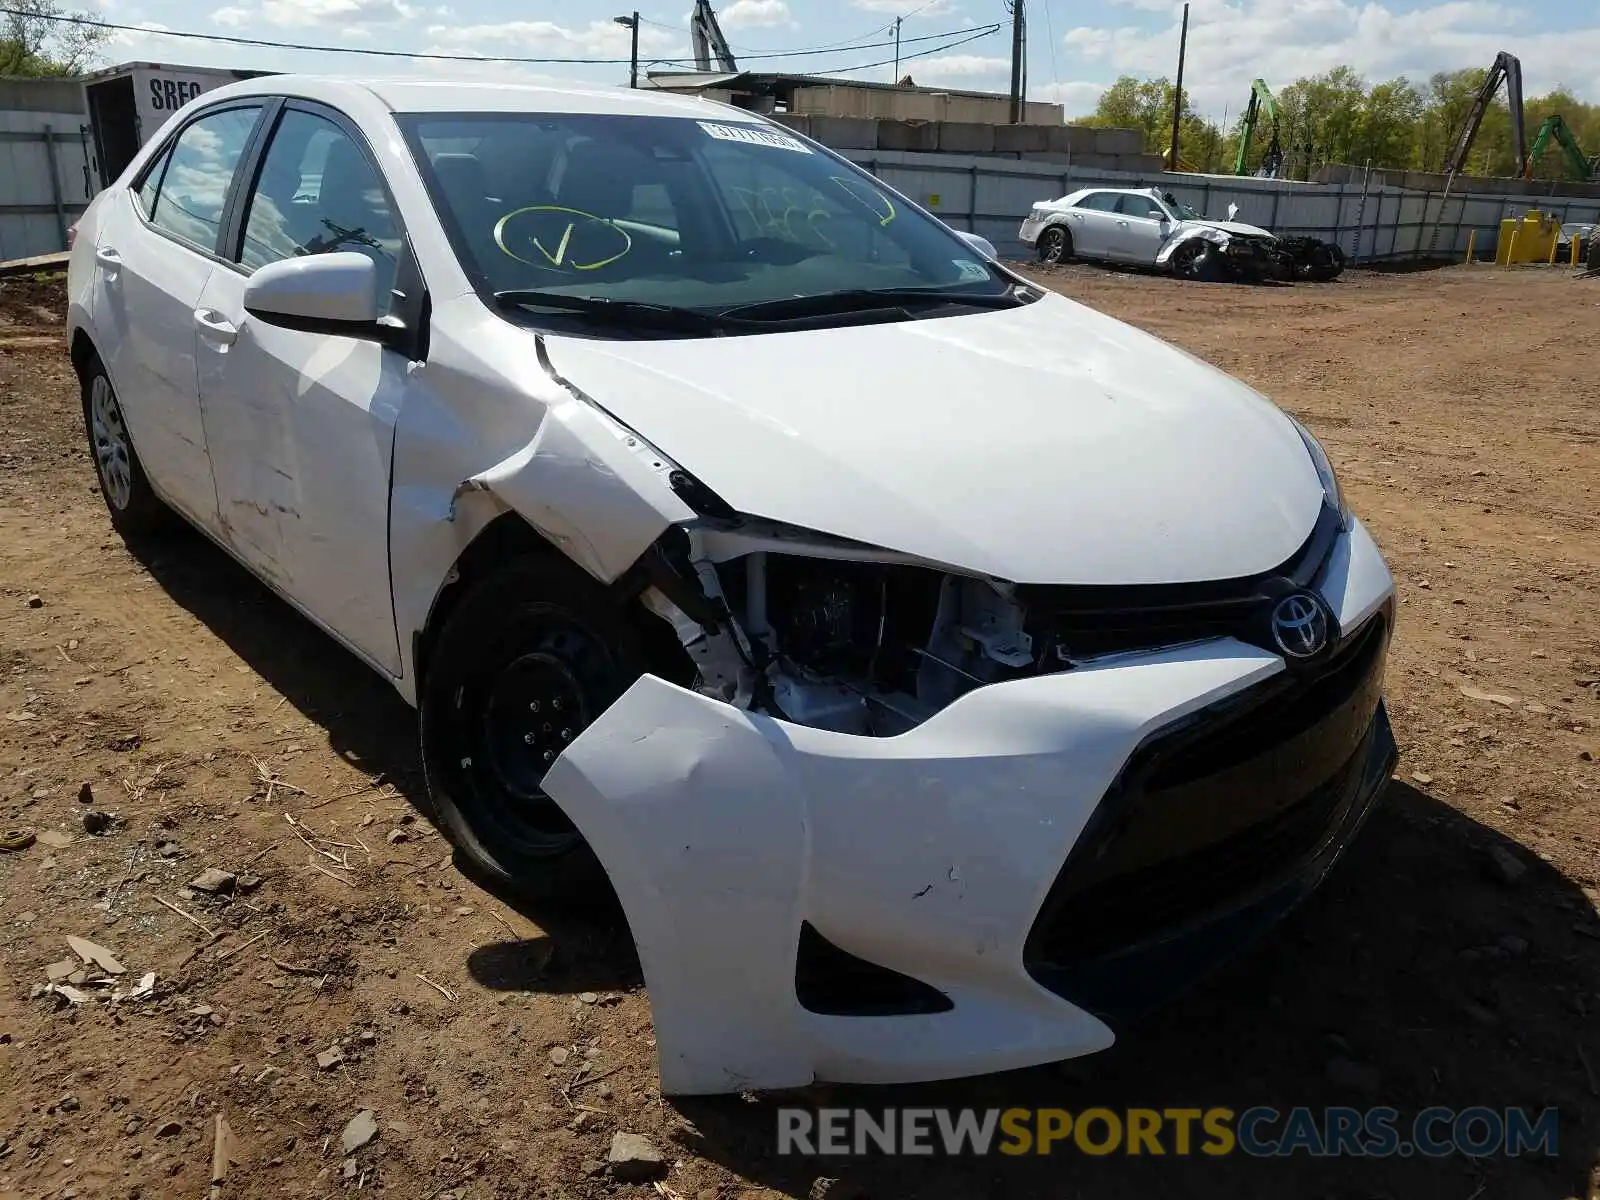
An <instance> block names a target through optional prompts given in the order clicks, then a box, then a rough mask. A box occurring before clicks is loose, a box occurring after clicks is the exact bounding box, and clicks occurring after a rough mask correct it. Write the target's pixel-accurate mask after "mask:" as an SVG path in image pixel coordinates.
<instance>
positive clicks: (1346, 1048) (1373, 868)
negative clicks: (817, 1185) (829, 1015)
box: [678, 783, 1600, 1200]
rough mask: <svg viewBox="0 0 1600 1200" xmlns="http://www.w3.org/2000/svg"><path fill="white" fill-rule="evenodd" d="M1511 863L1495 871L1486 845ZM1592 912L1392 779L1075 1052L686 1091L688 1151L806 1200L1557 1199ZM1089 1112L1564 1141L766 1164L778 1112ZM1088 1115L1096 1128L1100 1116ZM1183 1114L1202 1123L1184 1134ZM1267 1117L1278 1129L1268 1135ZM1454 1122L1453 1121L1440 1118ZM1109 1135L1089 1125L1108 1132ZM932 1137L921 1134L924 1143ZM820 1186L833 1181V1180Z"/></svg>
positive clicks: (1588, 1147) (1592, 974) (1588, 1135)
mask: <svg viewBox="0 0 1600 1200" xmlns="http://www.w3.org/2000/svg"><path fill="white" fill-rule="evenodd" d="M1497 850H1498V851H1499V852H1502V853H1507V854H1511V855H1514V856H1515V857H1516V860H1517V862H1519V863H1520V864H1522V865H1524V866H1525V868H1526V873H1525V874H1524V875H1523V876H1522V877H1521V878H1519V879H1518V880H1517V881H1516V882H1515V883H1514V884H1513V883H1507V882H1505V878H1504V876H1503V875H1501V874H1500V873H1499V870H1500V869H1499V868H1498V867H1497V866H1496V864H1495V861H1494V852H1495V851H1497ZM1597 937H1600V924H1597V923H1596V922H1595V920H1594V917H1593V906H1592V905H1591V904H1589V903H1588V901H1587V899H1586V897H1585V896H1584V894H1583V893H1582V891H1581V890H1580V889H1579V888H1577V887H1576V886H1574V885H1573V884H1572V883H1571V882H1570V881H1568V880H1567V879H1565V878H1564V877H1563V876H1562V875H1560V874H1559V873H1558V872H1556V871H1555V870H1553V869H1552V868H1550V867H1549V866H1547V865H1546V864H1544V863H1543V862H1541V861H1540V860H1539V859H1538V858H1536V857H1534V856H1533V855H1532V854H1531V853H1529V852H1528V851H1526V850H1525V849H1523V848H1522V847H1520V846H1517V845H1516V844H1515V843H1512V842H1508V841H1506V840H1505V839H1502V838H1501V837H1500V836H1499V835H1498V834H1496V833H1495V832H1494V831H1493V830H1491V829H1489V828H1487V827H1486V826H1484V825H1482V824H1479V823H1478V822H1476V821H1473V820H1471V819H1470V818H1468V817H1466V816H1463V815H1462V814H1461V813H1459V812H1458V811H1456V810H1455V809H1454V808H1451V807H1450V806H1449V805H1447V804H1444V803H1442V802H1440V801H1438V800H1435V799H1433V798H1431V797H1429V796H1427V795H1426V794H1424V793H1422V792H1420V791H1417V790H1416V789H1414V788H1412V787H1410V786H1409V785H1406V784H1402V783H1393V784H1391V785H1390V787H1389V789H1388V791H1387V793H1386V795H1385V796H1384V797H1383V798H1382V799H1381V800H1380V802H1379V804H1378V806H1377V808H1376V809H1375V810H1374V812H1373V815H1372V817H1371V818H1370V819H1369V821H1368V823H1367V825H1366V827H1365V828H1364V829H1363V830H1362V832H1361V834H1360V836H1359V837H1358V839H1357V841H1356V842H1355V844H1354V845H1353V846H1352V847H1351V849H1350V852H1349V853H1348V855H1347V856H1346V858H1345V860H1344V861H1343V862H1341V863H1340V864H1338V866H1337V867H1336V869H1335V871H1334V872H1333V874H1332V875H1331V876H1330V877H1329V879H1328V880H1327V881H1326V883H1325V884H1324V886H1323V888H1322V890H1321V891H1320V892H1318V893H1317V894H1315V895H1314V896H1313V897H1312V898H1311V899H1310V900H1309V901H1308V902H1307V904H1306V905H1305V906H1304V907H1303V908H1302V909H1301V910H1300V911H1299V912H1297V913H1295V914H1293V915H1292V916H1291V917H1290V918H1289V919H1288V920H1287V921H1285V923H1284V924H1283V925H1282V926H1280V927H1279V928H1278V929H1277V930H1275V931H1274V932H1273V933H1272V934H1270V935H1268V937H1267V938H1265V939H1264V940H1263V941H1262V942H1261V943H1259V944H1257V945H1256V946H1255V947H1254V948H1253V949H1252V950H1250V951H1247V952H1246V953H1245V954H1244V955H1243V956H1241V957H1240V958H1238V959H1236V960H1234V961H1232V962H1231V963H1228V964H1225V965H1224V966H1223V967H1222V968H1221V969H1220V970H1219V971H1218V972H1217V973H1216V974H1215V975H1213V976H1212V977H1211V978H1210V979H1209V980H1208V981H1207V982H1205V983H1203V984H1202V985H1200V986H1199V987H1198V988H1196V989H1195V990H1193V991H1191V992H1189V993H1188V994H1187V995H1186V996H1183V997H1180V998H1178V999H1177V1000H1175V1001H1173V1002H1172V1003H1171V1004H1169V1005H1168V1006H1167V1007H1165V1008H1164V1009H1162V1010H1161V1011H1160V1012H1159V1013H1157V1014H1156V1015H1154V1016H1153V1017H1151V1018H1149V1019H1147V1020H1146V1021H1144V1022H1143V1023H1141V1024H1139V1025H1137V1026H1135V1027H1133V1028H1131V1029H1128V1030H1125V1031H1123V1035H1122V1039H1121V1041H1120V1042H1119V1044H1118V1045H1117V1046H1115V1047H1113V1048H1112V1049H1111V1050H1109V1051H1107V1052H1105V1053H1104V1054H1100V1055H1097V1056H1094V1057H1091V1058H1086V1059H1080V1060H1076V1061H1074V1062H1070V1063H1064V1064H1059V1065H1057V1066H1054V1067H1044V1068H1038V1069H1034V1070H1027V1071H1016V1072H1011V1073H1008V1074H1005V1075H993V1076H988V1077H985V1078H981V1079H973V1080H964V1081H954V1082H951V1083H945V1084H930V1085H921V1086H915V1087H893V1088H865V1087H827V1088H814V1089H809V1090H808V1093H806V1094H803V1095H801V1096H797V1097H790V1098H777V1097H774V1098H767V1099H764V1100H763V1101H762V1102H761V1103H758V1104H750V1103H746V1102H741V1101H737V1100H731V1099H727V1100H725V1099H721V1098H717V1099H697V1100H684V1101H681V1102H680V1103H679V1105H678V1107H679V1108H680V1110H681V1111H682V1112H683V1113H684V1115H686V1116H688V1117H689V1118H690V1119H691V1120H692V1121H693V1122H694V1124H695V1126H696V1127H697V1128H698V1130H699V1131H700V1134H701V1139H700V1142H699V1143H698V1144H697V1145H696V1147H695V1148H696V1150H697V1151H698V1152H700V1153H701V1154H703V1155H705V1156H707V1157H710V1158H713V1159H718V1160H720V1161H722V1162H724V1163H725V1164H726V1165H727V1166H728V1167H729V1168H731V1169H732V1170H734V1171H737V1172H738V1173H739V1174H741V1175H743V1176H745V1177H746V1178H749V1179H751V1180H752V1181H754V1182H757V1183H760V1184H763V1185H765V1186H768V1187H772V1188H777V1189H781V1190H785V1191H789V1192H792V1193H795V1194H798V1195H806V1194H807V1192H808V1189H809V1188H811V1187H812V1185H813V1183H814V1181H815V1180H816V1179H817V1178H818V1177H837V1178H839V1179H841V1180H843V1181H845V1184H848V1186H849V1188H850V1189H852V1190H850V1191H846V1192H844V1193H843V1194H855V1190H856V1189H858V1190H859V1191H860V1192H861V1193H864V1194H865V1195H870V1196H874V1197H876V1196H919V1197H920V1196H936V1197H940V1198H941V1200H942V1198H950V1200H954V1198H956V1197H968V1196H971V1197H983V1196H994V1195H1006V1196H1019V1197H1030V1196H1037V1197H1041V1198H1043V1197H1049V1198H1050V1200H1060V1198H1061V1197H1062V1196H1071V1197H1075V1198H1085V1200H1122V1198H1129V1200H1131V1198H1133V1197H1141V1198H1142V1197H1149V1196H1153V1195H1161V1194H1166V1195H1183V1196H1187V1197H1211V1196H1215V1197H1218V1198H1219V1200H1221V1198H1223V1197H1230V1198H1231V1197H1256V1196H1259V1197H1263V1198H1266V1197H1281V1196H1295V1197H1337V1198H1339V1200H1345V1198H1350V1200H1355V1198H1358V1197H1374V1198H1376V1197H1393V1198H1395V1200H1399V1198H1401V1197H1412V1196H1430V1197H1432V1196H1439V1197H1452V1198H1456V1200H1469V1198H1471V1197H1474V1196H1478V1197H1483V1198H1484V1200H1488V1198H1490V1197H1492V1198H1494V1200H1502V1198H1504V1197H1514V1198H1516V1200H1524V1198H1525V1200H1564V1198H1566V1197H1572V1196H1583V1195H1590V1194H1592V1193H1590V1191H1589V1188H1590V1186H1591V1184H1590V1173H1591V1168H1592V1165H1593V1163H1594V1159H1595V1153H1596V1147H1597V1145H1600V1102H1597V1101H1596V1098H1595V1097H1596V1095H1600V1092H1597V1091H1596V1088H1595V1081H1594V1080H1593V1079H1592V1078H1591V1077H1590V1073H1589V1068H1588V1067H1587V1066H1586V1065H1585V1058H1586V1059H1587V1062H1588V1063H1589V1064H1596V1063H1600V1039H1595V1040H1594V1041H1593V1042H1592V1048H1591V1049H1589V1050H1588V1051H1587V1052H1586V1054H1585V1056H1583V1057H1580V1054H1579V1050H1580V1047H1581V1045H1582V1040H1581V1039H1582V1038H1583V1037H1584V1036H1585V1034H1586V1032H1587V1031H1588V1030H1589V1028H1590V1026H1591V1023H1592V1022H1591V1019H1590V1018H1588V1017H1587V1016H1586V1014H1587V1013H1590V1012H1592V1011H1593V1010H1594V1009H1595V1008H1596V1007H1597V1006H1600V942H1596V941H1595V940H1594V939H1595V938H1597ZM784 1103H797V1104H800V1105H802V1106H804V1107H806V1108H808V1109H810V1110H812V1111H814V1110H815V1109H816V1108H817V1107H819V1106H827V1107H830V1108H831V1107H846V1108H848V1107H864V1108H868V1109H870V1110H873V1111H874V1112H876V1111H878V1110H881V1109H884V1108H906V1107H917V1108H938V1107H944V1106H951V1107H956V1108H962V1107H975V1108H979V1109H987V1108H998V1109H1008V1108H1013V1107H1025V1108H1046V1107H1048V1108H1063V1109H1067V1110H1069V1111H1071V1112H1074V1113H1077V1112H1081V1111H1083V1110H1084V1109H1087V1108H1091V1107H1101V1108H1108V1109H1111V1110H1112V1111H1113V1112H1121V1111H1125V1110H1127V1109H1129V1108H1152V1109H1157V1110H1165V1109H1171V1108H1194V1109H1211V1108H1215V1107H1224V1108H1229V1109H1232V1110H1234V1112H1235V1113H1242V1112H1243V1111H1245V1110H1246V1109H1249V1108H1252V1107H1256V1106H1270V1107H1273V1108H1276V1109H1278V1110H1279V1111H1280V1112H1284V1113H1286V1112H1287V1111H1288V1110H1289V1109H1292V1108H1294V1107H1296V1106H1300V1105H1304V1106H1307V1107H1310V1108H1313V1109H1316V1110H1318V1111H1319V1112H1320V1110H1322V1109H1324V1108H1326V1107H1330V1106H1350V1107H1354V1108H1357V1109H1361V1110H1366V1109H1369V1108H1371V1107H1374V1106H1379V1105H1384V1106H1389V1107H1393V1108H1395V1109H1398V1110H1399V1113H1400V1119H1399V1122H1398V1128H1399V1130H1400V1132H1401V1133H1402V1134H1403V1135H1405V1134H1408V1133H1409V1130H1410V1124H1409V1123H1410V1121H1411V1120H1412V1119H1413V1118H1414V1117H1415V1116H1416V1114H1417V1113H1419V1112H1420V1111H1421V1110H1423V1109H1426V1108H1428V1107H1430V1106H1434V1105H1444V1106H1448V1107H1451V1108H1455V1109H1466V1108H1469V1107H1472V1106H1475V1105H1485V1106H1488V1107H1491V1108H1494V1109H1498V1110H1501V1111H1502V1112H1503V1110H1504V1109H1506V1108H1508V1107H1512V1106H1523V1107H1525V1108H1527V1109H1529V1110H1531V1114H1532V1115H1533V1116H1534V1117H1537V1115H1538V1113H1539V1112H1541V1111H1542V1110H1544V1109H1545V1108H1548V1107H1554V1108H1557V1109H1559V1110H1560V1117H1559V1141H1558V1147H1557V1148H1558V1151H1559V1157H1557V1158H1549V1157H1546V1156H1543V1155H1527V1156H1523V1157H1520V1158H1508V1157H1505V1156H1499V1157H1485V1158H1480V1159H1476V1160H1475V1159H1472V1158H1469V1157H1466V1156H1464V1155H1451V1156H1450V1157H1444V1158H1437V1159H1433V1158H1427V1157H1422V1156H1420V1155H1416V1154H1413V1155H1411V1156H1399V1155H1396V1156H1394V1157H1390V1158H1382V1159H1379V1158H1322V1159H1313V1158H1311V1157H1309V1156H1308V1155H1307V1154H1305V1153H1298V1154H1294V1155H1291V1156H1288V1157H1283V1158H1275V1159H1262V1158H1256V1157H1250V1156H1248V1155H1246V1154H1244V1153H1243V1152H1242V1151H1239V1150H1235V1151H1234V1152H1233V1153H1231V1154H1229V1155H1225V1156H1219V1157H1212V1156H1209V1155H1206V1154H1204V1153H1201V1152H1200V1151H1199V1146H1200V1143H1201V1139H1200V1137H1199V1136H1198V1134H1197V1136H1196V1137H1195V1139H1194V1142H1193V1143H1192V1152H1191V1154H1190V1155H1188V1156H1183V1155H1179V1154H1176V1153H1175V1152H1174V1151H1175V1149H1176V1147H1175V1145H1174V1134H1173V1133H1172V1132H1171V1127H1170V1126H1169V1127H1168V1132H1167V1133H1166V1134H1165V1135H1164V1143H1165V1145H1164V1148H1165V1149H1166V1154H1165V1155H1163V1156H1160V1157H1157V1156H1153V1155H1151V1154H1149V1153H1145V1154H1142V1155H1139V1156H1130V1155H1128V1154H1125V1153H1122V1152H1120V1151H1119V1152H1113V1153H1110V1154H1105V1155H1100V1156H1096V1155H1092V1154H1086V1153H1084V1152H1083V1151H1081V1150H1079V1149H1077V1148H1076V1147H1075V1146H1073V1145H1071V1143H1070V1142H1069V1143H1068V1145H1067V1148H1066V1149H1062V1148H1060V1147H1059V1146H1058V1147H1057V1148H1056V1151H1055V1152H1054V1153H1053V1154H1052V1155H1050V1156H1049V1157H1039V1156H1037V1155H1034V1156H1028V1157H1005V1156H1002V1155H999V1154H997V1153H991V1154H990V1155H989V1156H987V1157H985V1158H973V1157H967V1158H959V1159H955V1160H950V1159H945V1158H942V1157H940V1156H935V1157H933V1158H905V1157H900V1158H896V1159H892V1160H891V1159H887V1158H882V1157H879V1158H873V1159H853V1158H845V1159H839V1158H832V1159H829V1158H822V1157H799V1158H795V1157H782V1156H779V1155H778V1154H776V1153H775V1147H776V1144H777V1128H778V1114H777V1108H778V1107H779V1105H781V1104H784ZM1101 1128H1103V1127H1101ZM1197 1128H1198V1127H1197ZM1262 1128H1263V1129H1264V1130H1265V1131H1266V1132H1267V1133H1269V1134H1271V1133H1273V1132H1281V1131H1282V1128H1283V1125H1282V1122H1278V1123H1277V1124H1272V1123H1268V1124H1267V1125H1265V1126H1263V1127H1262ZM1446 1128H1447V1129H1448V1126H1446ZM1103 1137H1104V1134H1103V1132H1102V1133H1100V1134H1099V1139H1103ZM935 1140H937V1139H935ZM827 1194H828V1195H829V1196H832V1195H833V1194H834V1193H833V1192H832V1191H828V1192H827Z"/></svg>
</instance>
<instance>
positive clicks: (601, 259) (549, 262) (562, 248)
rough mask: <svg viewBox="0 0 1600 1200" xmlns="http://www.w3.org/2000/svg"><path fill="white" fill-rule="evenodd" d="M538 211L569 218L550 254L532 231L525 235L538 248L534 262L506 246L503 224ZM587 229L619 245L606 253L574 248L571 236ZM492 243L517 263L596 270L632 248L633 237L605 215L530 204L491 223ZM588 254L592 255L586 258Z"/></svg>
mask: <svg viewBox="0 0 1600 1200" xmlns="http://www.w3.org/2000/svg"><path fill="white" fill-rule="evenodd" d="M542 214H555V215H557V216H566V217H567V218H569V219H568V220H567V222H566V224H565V228H564V229H563V230H562V232H561V241H560V243H559V244H558V245H557V246H556V248H555V251H554V252H553V253H552V252H551V251H550V250H548V249H547V248H546V247H545V245H544V243H543V242H541V241H540V240H539V238H538V236H537V235H536V234H532V233H530V234H528V235H527V244H528V245H530V246H532V247H533V249H534V250H536V251H538V254H539V259H542V260H543V261H538V260H536V259H533V258H529V257H524V256H523V255H521V254H518V253H517V251H516V250H513V249H512V248H511V246H510V245H507V241H508V231H507V226H508V225H509V224H510V223H511V222H512V221H515V220H516V219H517V218H519V217H528V216H530V215H531V216H535V217H537V216H538V215H542ZM572 218H576V219H572ZM591 229H593V230H600V231H603V233H602V235H601V236H602V237H604V238H611V239H612V243H611V245H612V247H616V246H620V247H621V248H620V249H618V250H617V252H616V253H615V254H607V253H606V250H605V249H591V250H581V249H575V248H574V246H573V239H574V237H575V236H576V235H577V234H578V233H579V232H580V230H591ZM509 240H510V241H511V243H512V244H513V245H518V246H520V245H521V240H520V239H519V238H515V237H511V238H509ZM494 244H495V245H496V246H498V247H500V251H501V253H503V254H505V255H507V256H509V257H511V258H514V259H516V260H517V261H518V262H520V263H526V264H527V265H528V266H530V267H539V268H540V269H544V270H556V271H598V270H600V269H601V268H602V267H609V266H610V265H611V264H612V263H614V262H616V261H617V260H619V259H621V258H623V257H624V256H625V255H627V253H628V251H630V250H632V249H633V238H632V237H631V236H630V235H629V233H628V231H627V230H626V229H623V228H622V227H621V226H620V225H618V224H617V223H616V222H614V221H612V220H610V219H608V218H606V217H601V216H596V215H595V214H594V213H590V212H584V211H583V210H582V209H578V208H566V207H563V206H562V205H559V204H534V205H529V206H528V207H527V208H519V209H516V210H514V211H513V212H508V213H507V214H506V215H505V216H503V217H501V218H500V220H499V221H497V222H496V223H495V227H494ZM575 254H582V255H584V256H585V257H584V258H583V259H582V260H581V261H580V260H579V259H578V258H576V257H574V255H575ZM590 255H592V256H593V257H589V256H590Z"/></svg>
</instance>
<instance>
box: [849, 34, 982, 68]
mask: <svg viewBox="0 0 1600 1200" xmlns="http://www.w3.org/2000/svg"><path fill="white" fill-rule="evenodd" d="M999 32H1000V26H999V25H990V26H989V27H988V28H987V29H984V30H981V31H980V32H978V33H974V34H973V35H972V36H971V37H964V38H962V39H961V40H960V41H956V42H948V43H946V44H945V45H943V46H933V47H931V48H929V49H927V50H918V51H917V52H916V53H915V54H902V55H901V56H900V61H901V62H910V61H911V60H912V59H913V58H926V57H927V56H928V55H930V54H942V53H944V52H945V51H946V50H954V49H955V48H956V47H957V46H965V45H966V44H967V43H968V42H976V41H979V40H981V39H983V38H986V37H991V36H993V35H994V34H996V33H999ZM947 36H948V35H947ZM893 62H894V59H892V58H885V59H881V60H879V61H878V62H873V63H861V64H859V65H858V66H854V67H835V68H834V69H833V70H831V71H829V72H828V74H830V75H842V74H844V73H845V72H846V71H870V70H871V69H872V68H873V67H887V66H889V65H890V64H891V63H893Z"/></svg>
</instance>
